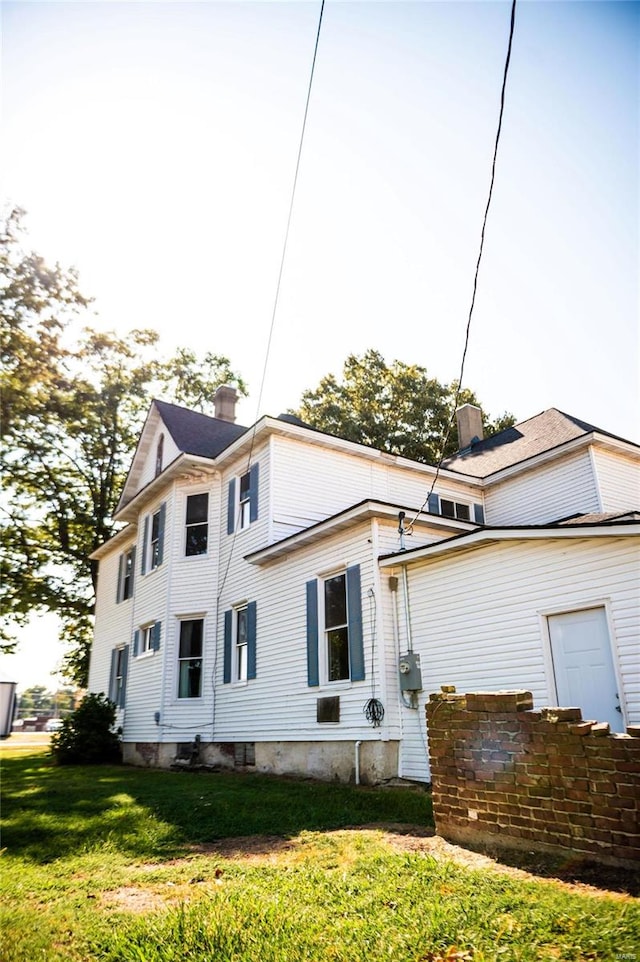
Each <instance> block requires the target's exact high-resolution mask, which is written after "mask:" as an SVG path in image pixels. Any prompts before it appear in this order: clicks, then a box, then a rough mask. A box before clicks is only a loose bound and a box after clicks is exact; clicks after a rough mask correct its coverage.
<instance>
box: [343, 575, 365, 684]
mask: <svg viewBox="0 0 640 962" xmlns="http://www.w3.org/2000/svg"><path fill="white" fill-rule="evenodd" d="M347 612H348V616H349V665H350V671H351V681H364V674H365V672H364V643H363V638H362V590H361V586H360V565H353V566H352V567H351V568H347Z"/></svg>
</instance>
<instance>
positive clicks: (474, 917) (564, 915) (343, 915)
mask: <svg viewBox="0 0 640 962" xmlns="http://www.w3.org/2000/svg"><path fill="white" fill-rule="evenodd" d="M45 751H46V749H40V750H38V749H37V748H31V749H25V750H24V751H23V752H20V751H14V750H12V749H11V746H10V744H8V743H5V745H4V746H3V755H4V756H5V758H4V761H3V798H4V802H3V817H4V832H3V845H4V851H3V863H2V866H3V871H2V891H1V893H0V894H1V896H2V903H3V908H2V916H3V917H2V937H3V946H2V950H1V953H0V958H1V959H2V962H36V960H42V962H53V960H78V962H80V960H82V962H87V960H92V959H99V960H105V962H174V960H175V962H218V960H221V962H227V960H229V962H231V960H233V962H298V960H314V962H324V960H339V962H360V960H362V962H365V960H366V962H378V960H399V962H410V960H411V962H414V960H415V962H437V960H441V959H449V960H458V959H459V960H474V962H483V960H507V962H508V960H522V962H526V960H541V959H543V960H544V959H549V960H556V959H566V960H580V962H582V960H593V959H595V960H615V962H620V960H626V962H640V949H639V946H640V917H639V916H640V913H639V905H638V902H637V901H636V900H633V899H630V898H628V897H627V898H623V897H617V898H614V897H613V896H607V897H605V896H594V895H588V894H578V893H573V892H570V891H567V890H566V889H565V888H563V887H562V886H560V885H559V884H558V883H554V882H549V881H533V880H531V881H529V880H520V879H514V878H513V877H511V876H508V875H506V874H503V873H500V872H497V871H492V870H483V871H478V870H470V869H465V868H461V867H458V866H456V865H454V864H453V863H452V862H444V861H441V860H436V859H435V858H434V857H432V856H431V855H429V854H428V853H426V852H424V851H401V850H397V849H396V848H394V847H392V845H391V844H390V841H389V838H388V836H387V834H386V833H385V831H384V830H383V828H382V826H388V825H389V824H405V825H407V824H413V825H416V826H421V827H422V828H423V829H424V828H425V827H426V826H428V825H430V824H431V814H430V799H429V794H428V792H426V791H422V790H417V791H414V790H408V789H407V790H405V789H397V788H396V789H382V790H373V789H368V788H362V787H360V788H356V787H353V786H344V785H335V784H326V783H318V782H312V781H295V780H286V779H277V778H269V777H265V776H259V775H234V774H229V775H221V774H195V773H171V772H159V771H140V770H136V769H131V768H125V767H104V768H102V767H78V768H75V767H65V768H58V767H56V766H54V765H53V764H52V762H51V759H50V758H49V757H48V756H47V755H46V754H45V753H44V752H45ZM376 825H378V826H381V827H380V828H376ZM358 826H362V827H361V828H358ZM364 826H366V827H364ZM248 836H261V838H260V839H256V840H253V841H251V842H247V841H246V837H248ZM234 840H235V841H234ZM238 853H241V854H238Z"/></svg>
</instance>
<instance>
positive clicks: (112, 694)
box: [109, 648, 118, 701]
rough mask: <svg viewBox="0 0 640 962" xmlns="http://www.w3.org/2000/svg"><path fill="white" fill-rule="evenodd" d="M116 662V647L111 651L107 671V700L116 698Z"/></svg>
mask: <svg viewBox="0 0 640 962" xmlns="http://www.w3.org/2000/svg"><path fill="white" fill-rule="evenodd" d="M117 664H118V649H117V648H114V649H113V650H112V652H111V671H110V672H109V701H115V700H116V665H117Z"/></svg>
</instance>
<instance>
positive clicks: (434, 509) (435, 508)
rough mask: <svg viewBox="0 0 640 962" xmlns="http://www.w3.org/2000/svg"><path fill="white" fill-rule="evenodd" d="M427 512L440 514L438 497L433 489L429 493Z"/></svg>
mask: <svg viewBox="0 0 640 962" xmlns="http://www.w3.org/2000/svg"><path fill="white" fill-rule="evenodd" d="M429 514H440V498H439V497H438V495H437V494H436V493H435V491H432V492H431V494H430V495H429Z"/></svg>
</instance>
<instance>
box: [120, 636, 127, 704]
mask: <svg viewBox="0 0 640 962" xmlns="http://www.w3.org/2000/svg"><path fill="white" fill-rule="evenodd" d="M128 668H129V646H128V645H127V646H126V648H123V650H122V688H121V689H120V699H119V701H118V707H119V708H124V702H125V698H126V691H127V670H128Z"/></svg>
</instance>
